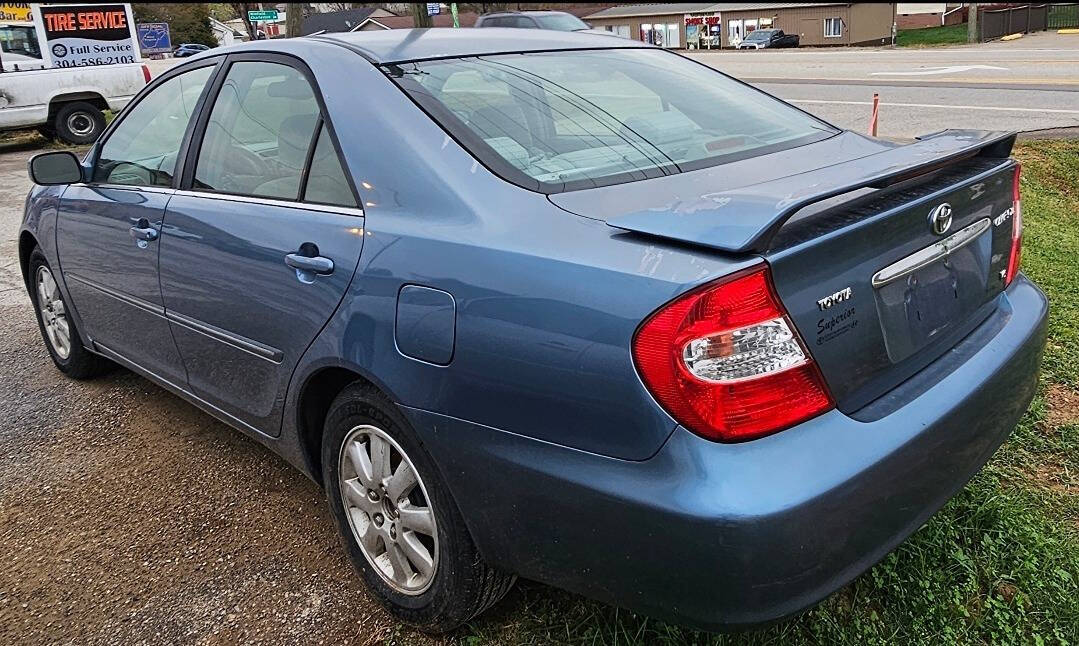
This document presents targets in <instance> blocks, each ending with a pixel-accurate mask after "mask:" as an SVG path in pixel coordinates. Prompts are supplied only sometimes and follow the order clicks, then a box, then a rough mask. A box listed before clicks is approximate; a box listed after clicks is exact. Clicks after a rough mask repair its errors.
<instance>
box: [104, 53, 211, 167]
mask: <svg viewBox="0 0 1079 646" xmlns="http://www.w3.org/2000/svg"><path fill="white" fill-rule="evenodd" d="M213 69H214V66H213V65H208V66H206V67H200V68H198V69H194V70H191V71H190V72H184V73H183V74H179V75H177V76H174V77H172V78H170V79H169V80H167V81H165V82H163V83H162V84H161V85H159V86H157V87H156V88H154V89H153V90H152V91H151V92H150V93H149V94H147V95H146V96H145V97H143V98H142V99H140V100H139V102H138V103H136V104H135V105H134V106H133V107H132V108H131V110H130V111H129V112H128V113H127V114H125V115H124V117H123V120H122V121H120V123H119V124H117V126H116V129H115V130H113V132H112V134H110V135H109V138H108V139H107V140H105V143H104V144H103V145H102V146H101V154H100V155H99V156H98V160H97V164H96V165H95V166H94V181H95V182H103V183H106V184H124V185H129V186H171V185H172V176H173V174H174V172H175V171H176V160H177V156H178V155H179V153H180V144H181V142H182V141H183V138H184V132H185V131H186V130H187V124H188V122H189V121H191V115H192V114H193V113H194V110H195V105H196V104H197V103H198V100H199V96H200V95H201V94H202V90H203V88H204V87H205V86H206V81H207V80H209V78H210V74H211V73H212V72H213Z"/></svg>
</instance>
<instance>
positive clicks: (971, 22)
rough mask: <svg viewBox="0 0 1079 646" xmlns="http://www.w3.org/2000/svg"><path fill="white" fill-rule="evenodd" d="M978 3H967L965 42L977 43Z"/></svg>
mask: <svg viewBox="0 0 1079 646" xmlns="http://www.w3.org/2000/svg"><path fill="white" fill-rule="evenodd" d="M978 40H979V39H978V3H977V2H968V3H967V42H968V43H976V42H978Z"/></svg>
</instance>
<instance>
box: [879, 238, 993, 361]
mask: <svg viewBox="0 0 1079 646" xmlns="http://www.w3.org/2000/svg"><path fill="white" fill-rule="evenodd" d="M991 228H992V227H991V223H990V221H989V218H982V219H980V220H977V221H975V222H974V223H973V224H971V225H968V226H966V227H964V228H963V229H960V230H959V231H957V232H955V233H954V234H952V235H951V236H949V237H947V238H944V239H943V240H940V241H938V242H935V243H933V244H932V245H929V246H928V247H925V248H923V249H919V250H918V251H916V252H914V253H913V254H911V255H909V256H907V257H906V258H903V259H901V260H899V261H897V262H895V263H893V264H891V265H889V266H887V267H885V268H884V269H881V270H880V271H878V272H877V273H876V274H874V275H873V287H874V293H875V296H876V302H877V314H878V316H879V318H880V324H881V329H882V331H883V333H884V343H885V347H886V348H887V350H888V358H889V359H891V360H892V362H893V363H894V362H898V361H902V360H903V359H905V358H907V357H909V356H910V355H912V354H914V353H915V352H917V351H918V350H920V349H921V348H923V347H925V346H926V345H928V344H929V343H931V342H932V341H933V340H934V339H935V338H937V337H939V336H940V335H942V334H944V333H946V332H947V331H948V330H950V329H952V328H953V327H955V326H956V325H958V324H960V323H962V322H963V321H964V320H965V319H966V318H967V316H969V315H970V314H972V313H973V312H974V311H975V310H977V309H978V307H979V306H981V304H982V303H983V302H984V301H985V294H986V289H987V287H988V279H989V261H990V254H991V253H992V241H993V234H992V231H991Z"/></svg>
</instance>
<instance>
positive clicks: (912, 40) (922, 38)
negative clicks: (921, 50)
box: [895, 23, 967, 47]
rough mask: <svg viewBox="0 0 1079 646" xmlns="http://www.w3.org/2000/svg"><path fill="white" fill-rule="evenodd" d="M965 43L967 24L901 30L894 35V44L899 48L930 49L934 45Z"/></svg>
mask: <svg viewBox="0 0 1079 646" xmlns="http://www.w3.org/2000/svg"><path fill="white" fill-rule="evenodd" d="M966 42H967V24H966V23H961V24H958V25H947V26H945V27H926V28H925V29H902V30H900V31H899V33H898V34H896V37H895V43H896V45H899V46H900V47H932V46H935V45H963V44H965V43H966Z"/></svg>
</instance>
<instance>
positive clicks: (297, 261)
mask: <svg viewBox="0 0 1079 646" xmlns="http://www.w3.org/2000/svg"><path fill="white" fill-rule="evenodd" d="M285 264H286V265H288V266H289V267H292V268H293V269H295V270H296V280H298V281H300V282H301V283H303V284H305V285H310V284H311V283H313V282H315V276H325V275H327V274H332V273H333V261H332V260H330V259H329V258H323V257H322V256H321V255H319V251H318V245H317V244H315V243H314V242H305V243H303V244H302V245H300V248H299V249H297V250H296V251H294V252H292V253H290V254H287V255H286V256H285Z"/></svg>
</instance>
